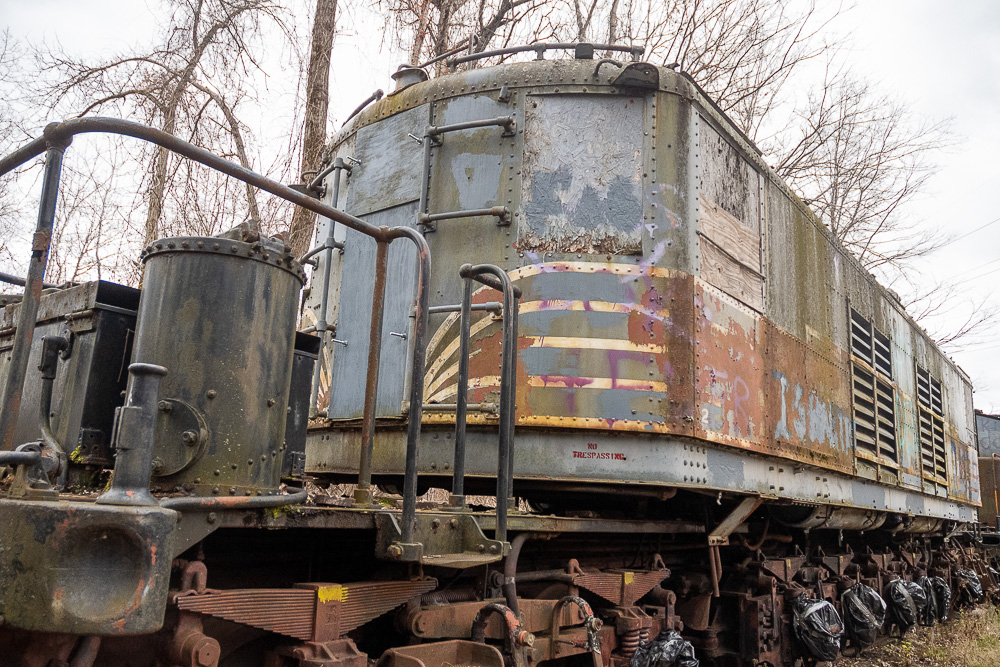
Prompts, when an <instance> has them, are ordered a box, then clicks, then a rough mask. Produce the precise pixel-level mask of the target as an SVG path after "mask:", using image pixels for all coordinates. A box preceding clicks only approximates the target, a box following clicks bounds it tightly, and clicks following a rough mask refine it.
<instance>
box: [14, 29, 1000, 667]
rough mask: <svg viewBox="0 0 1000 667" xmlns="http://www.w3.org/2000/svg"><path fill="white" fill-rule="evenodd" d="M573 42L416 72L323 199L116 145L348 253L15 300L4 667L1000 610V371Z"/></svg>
mask: <svg viewBox="0 0 1000 667" xmlns="http://www.w3.org/2000/svg"><path fill="white" fill-rule="evenodd" d="M556 46H560V47H563V46H565V45H556ZM531 48H532V49H533V50H536V51H538V52H539V55H540V56H541V54H543V53H544V52H545V51H546V50H547V49H548V48H549V47H547V46H545V45H541V46H539V45H534V46H533V47H531ZM574 49H575V55H576V58H574V59H571V60H544V61H536V62H525V63H510V64H503V65H499V66H495V67H488V68H481V69H470V70H466V71H454V72H452V73H450V74H443V75H441V76H437V77H434V78H430V79H429V78H428V76H427V74H426V73H425V72H424V70H422V69H419V68H411V67H404V68H401V69H400V71H399V72H397V74H396V75H395V77H394V78H395V79H396V81H397V87H396V90H395V91H394V92H393V93H392V94H390V95H388V96H386V97H385V98H384V99H381V100H380V101H377V102H375V104H373V105H371V106H370V107H369V108H367V109H366V110H364V111H362V112H361V113H360V114H359V115H357V116H356V117H355V118H354V119H353V120H352V122H349V123H348V125H347V126H345V128H344V129H343V130H342V131H341V132H340V133H339V134H338V135H337V136H336V137H334V139H333V141H332V143H331V144H330V146H329V148H328V150H327V152H326V154H325V157H324V160H325V163H324V168H323V169H322V173H320V174H319V175H318V176H317V177H316V178H315V179H314V180H313V183H311V184H310V186H311V188H312V190H313V193H314V196H307V195H303V194H302V193H301V192H300V191H293V190H290V189H287V188H283V186H280V185H278V184H274V183H271V182H269V181H267V180H266V179H263V178H261V177H259V176H257V175H255V174H251V173H250V172H246V171H245V170H240V169H239V168H236V167H235V166H233V165H231V164H228V163H225V164H224V161H222V160H219V159H217V158H212V157H211V156H208V155H207V154H204V152H203V151H202V152H199V150H198V149H194V147H189V146H187V145H184V144H183V142H177V141H176V140H172V139H171V138H168V137H166V136H165V135H159V134H157V133H155V132H147V131H144V130H139V129H136V128H135V127H132V126H130V127H123V126H119V125H115V124H114V123H111V124H110V125H101V126H100V127H99V128H98V129H99V130H107V131H117V132H121V133H125V134H131V135H132V136H136V137H139V138H141V139H146V140H151V141H155V142H157V143H160V144H161V145H165V146H167V147H168V148H170V149H171V150H175V151H177V152H179V153H181V154H182V155H185V156H186V157H189V158H192V159H197V160H201V161H203V162H204V163H206V164H209V165H210V166H214V167H216V168H219V169H221V170H223V171H226V173H230V174H231V175H233V176H235V177H237V178H243V179H244V180H247V181H248V182H250V183H251V184H253V185H257V186H258V187H263V188H265V189H268V190H269V191H271V192H273V193H275V194H278V195H279V196H283V197H286V198H288V199H290V200H292V201H294V202H296V203H298V204H300V205H303V206H306V207H308V208H310V209H311V210H314V211H316V212H317V213H319V214H320V216H321V217H320V225H319V231H318V238H319V239H320V243H319V245H318V246H317V247H316V248H315V249H314V250H313V251H310V253H308V254H307V255H306V256H304V257H302V258H299V259H298V260H297V259H296V258H294V257H292V256H291V255H290V254H289V249H288V248H287V247H286V246H283V244H281V243H280V242H278V243H276V242H274V241H271V240H268V239H260V238H257V237H255V236H254V235H253V234H252V233H247V232H246V231H245V230H244V231H240V230H236V231H234V232H231V233H227V234H225V235H222V236H220V237H213V238H194V237H192V238H176V239H164V240H162V241H158V242H156V243H155V244H153V245H151V246H149V247H148V248H147V249H146V251H145V252H144V253H143V261H144V262H145V264H146V272H145V278H144V284H143V290H142V294H141V297H139V296H138V294H136V293H133V292H130V291H128V290H125V289H124V288H122V289H118V288H117V287H116V286H110V285H107V284H103V283H94V284H90V285H84V286H78V287H73V288H69V289H64V290H60V291H55V292H52V293H47V294H46V295H44V296H42V297H41V299H40V300H39V299H37V295H38V293H39V292H40V290H41V287H42V283H41V274H39V273H38V272H37V270H35V269H34V268H33V271H35V273H34V274H29V288H28V289H27V290H26V291H25V297H24V301H23V302H21V303H13V304H9V305H7V306H6V307H5V308H4V310H3V311H0V313H2V316H3V320H2V322H3V325H2V326H3V329H2V330H0V336H5V338H0V349H2V350H4V352H3V356H2V357H0V364H3V365H2V366H0V373H2V375H0V377H5V378H6V381H5V385H4V392H5V393H4V396H5V400H8V403H7V404H5V406H4V410H5V413H6V414H7V417H6V418H5V420H4V421H3V433H4V438H5V448H6V449H12V445H14V444H17V445H21V443H28V444H26V445H21V446H19V447H18V448H17V450H16V451H10V452H4V453H2V454H0V457H2V458H0V461H2V462H3V463H4V464H7V465H10V466H11V467H12V470H14V472H13V473H12V474H11V476H10V477H9V478H8V480H7V485H8V486H7V490H6V497H5V498H3V499H0V516H3V522H2V525H0V539H2V540H3V541H2V542H0V568H2V569H0V609H2V611H0V613H2V614H3V625H0V648H2V649H3V651H0V662H2V661H3V660H4V657H3V655H4V654H6V655H8V656H13V657H12V658H11V661H12V662H11V664H32V665H34V664H37V665H45V664H50V663H49V662H48V661H49V660H50V659H55V660H59V661H64V662H62V663H60V664H73V665H90V664H135V665H146V664H162V665H204V666H206V667H207V666H211V665H217V664H229V665H241V664H267V665H271V666H278V665H302V666H305V665H316V666H319V665H323V666H333V665H344V666H347V667H360V666H361V665H365V664H367V660H368V659H369V658H371V659H378V660H379V664H380V665H385V666H387V667H388V666H389V665H400V666H402V665H414V666H416V665H427V666H428V667H430V666H432V665H433V666H435V667H436V666H437V665H442V664H452V665H490V666H494V667H501V665H505V664H506V665H517V666H518V667H527V666H528V665H532V664H540V663H546V664H552V665H559V664H566V665H572V664H578V663H579V664H594V665H616V666H617V665H628V664H630V662H631V661H632V659H633V657H634V655H635V654H636V651H637V648H638V647H639V646H640V644H641V643H642V642H643V641H644V640H649V639H651V638H653V637H655V636H656V635H657V634H658V633H660V632H661V631H663V632H666V631H668V630H674V631H679V632H680V633H681V634H682V635H683V636H684V638H685V639H686V640H688V641H690V642H691V643H692V644H693V647H694V650H695V652H696V653H697V654H698V657H699V658H700V659H701V660H702V661H703V663H704V664H711V665H719V666H720V667H721V666H722V665H734V666H735V665H755V664H769V665H772V666H773V667H779V666H780V665H786V664H791V663H792V662H793V661H794V660H796V659H797V658H799V657H802V656H805V657H806V658H810V657H813V658H815V657H816V656H810V654H809V651H808V648H807V647H805V646H803V645H801V644H800V643H798V642H797V641H796V639H795V636H794V632H793V621H792V616H793V614H792V607H793V604H792V601H793V600H795V599H796V598H797V597H798V596H800V595H802V594H807V595H808V596H809V597H810V598H816V599H821V600H822V599H826V600H829V601H831V602H834V603H836V604H837V605H838V606H839V605H840V604H841V602H840V600H841V593H843V592H844V591H845V590H847V589H848V588H849V587H850V586H851V585H853V584H855V583H857V582H865V583H866V584H868V585H870V586H872V587H873V588H875V589H876V590H879V591H882V590H883V589H884V587H885V585H886V584H887V583H888V582H889V581H890V580H892V579H894V578H898V577H902V578H904V579H916V578H917V577H919V576H922V575H933V576H940V577H942V578H943V579H944V580H946V581H952V582H954V581H956V579H955V578H956V576H957V572H958V570H959V569H971V570H974V571H976V572H977V573H978V574H979V576H980V577H981V579H982V583H983V585H984V587H985V588H987V589H990V588H994V587H995V586H996V582H995V581H994V579H993V577H992V576H991V573H990V570H989V568H988V561H987V559H986V558H985V557H984V556H983V555H982V552H981V551H976V550H975V549H973V548H972V545H973V543H974V542H975V541H976V540H975V529H974V524H975V522H976V520H977V507H978V506H979V504H980V497H979V494H980V489H979V476H978V461H977V454H976V449H975V448H976V442H975V440H976V435H975V426H974V422H973V419H974V417H973V409H972V389H971V385H970V382H969V379H968V377H967V376H966V375H965V374H964V373H963V372H962V371H961V369H959V368H958V367H957V366H955V365H954V364H953V363H952V362H950V361H949V360H948V359H947V358H946V357H945V356H943V355H942V354H941V352H940V351H939V350H938V349H937V348H936V347H935V346H934V344H933V343H932V342H931V341H930V340H929V339H928V337H927V336H926V334H925V333H924V332H923V331H922V330H921V329H920V328H919V327H918V326H917V325H916V324H915V323H914V322H913V321H912V319H910V318H909V316H908V315H907V314H906V313H905V310H904V309H903V307H902V305H901V304H900V303H899V301H898V299H896V298H895V297H894V296H893V295H892V293H891V292H889V291H888V290H886V289H884V288H883V287H881V286H879V285H878V284H877V283H876V282H875V280H874V279H873V278H872V277H871V276H870V275H869V274H868V273H867V272H866V271H864V269H863V268H862V267H861V265H860V264H859V263H858V262H857V261H856V260H855V259H854V258H853V257H852V256H851V255H850V254H849V253H847V252H846V251H845V250H843V248H842V247H841V246H840V245H839V244H838V243H837V242H836V241H835V240H834V239H833V238H832V237H831V236H830V234H829V232H828V231H827V230H825V229H824V227H823V225H822V223H821V222H820V221H819V220H818V219H817V218H816V217H815V216H814V215H813V214H812V213H811V212H810V211H809V209H808V208H807V207H806V206H805V205H804V204H803V203H802V202H801V201H800V200H799V199H798V198H797V197H795V195H794V194H792V193H791V192H790V190H789V189H788V188H787V187H786V186H785V185H784V184H783V183H782V182H781V181H780V180H779V179H778V178H777V177H776V176H775V175H774V174H773V173H772V172H771V170H770V169H768V167H767V166H766V165H765V163H764V162H763V160H762V158H761V156H760V154H759V152H758V151H757V150H756V148H755V147H754V146H753V145H752V143H751V142H750V141H749V140H748V139H747V138H746V137H745V136H743V135H742V133H740V132H739V130H738V129H737V128H736V127H735V126H734V125H733V124H732V123H731V122H730V121H729V120H728V119H727V118H726V117H725V115H724V114H722V113H721V112H720V111H719V110H718V109H717V108H716V107H715V106H714V104H713V103H712V102H711V101H710V100H709V99H708V98H707V97H706V96H705V95H704V94H703V93H702V92H701V91H700V89H699V88H698V87H697V86H696V85H695V84H694V83H693V82H692V81H691V80H690V79H689V78H687V77H686V76H684V75H683V74H680V73H677V72H674V71H672V70H669V69H663V68H659V67H656V66H653V65H650V64H648V63H643V62H638V61H634V62H631V63H621V62H616V61H614V60H612V59H610V58H606V59H602V60H594V59H593V51H594V49H593V47H592V46H590V45H576V46H575V47H574ZM633 55H636V54H633ZM472 58H473V56H458V57H453V58H452V60H451V61H450V63H449V64H450V65H451V66H452V69H455V68H458V67H459V66H460V65H461V64H462V62H464V61H467V60H469V59H472ZM540 60H541V59H540ZM373 97H374V96H373ZM75 122H76V121H71V122H69V123H64V124H62V125H60V126H57V127H55V128H54V129H50V131H49V132H48V133H47V136H46V138H45V140H44V141H43V143H41V144H39V145H38V147H37V149H36V150H35V154H37V153H38V152H41V150H46V149H47V150H48V151H49V158H48V160H49V164H50V165H51V163H52V161H54V160H56V158H54V157H53V155H52V154H53V152H59V154H60V155H61V151H62V150H64V149H65V144H66V139H67V138H68V137H69V136H71V135H72V134H73V133H75V132H81V131H95V130H94V129H86V130H83V129H79V127H80V126H79V125H73V123H75ZM46 142H47V143H46ZM20 157H22V158H23V155H21V156H20ZM19 159H20V158H19ZM5 160H7V158H5ZM11 163H12V162H11ZM227 165H228V166H227ZM2 166H3V167H5V168H4V169H0V171H6V170H7V169H6V167H7V166H8V163H6V162H4V163H3V164H2ZM56 173H57V172H56ZM47 191H48V190H47ZM52 202H53V203H54V199H53V200H52ZM44 209H45V206H44V201H43V214H41V215H40V223H39V225H40V229H41V230H42V231H43V232H44V220H43V218H45V214H44ZM48 224H49V225H51V220H49V222H48ZM36 238H37V237H36ZM431 258H433V264H431ZM36 259H37V258H36ZM41 262H42V265H44V256H43V255H42V256H41ZM301 262H308V263H311V264H313V265H314V268H315V270H314V271H313V279H312V282H311V286H310V288H309V290H308V292H307V294H306V297H305V301H304V303H305V308H304V313H303V316H302V317H301V320H300V322H299V328H300V329H303V330H305V331H306V332H313V333H315V334H318V337H313V336H309V335H306V334H305V333H304V332H300V333H298V334H297V333H296V331H295V328H296V312H295V311H296V307H297V306H298V303H299V300H298V296H297V295H298V290H299V287H300V286H301V284H302V282H303V280H304V277H303V273H302V271H301ZM32 277H34V278H35V281H34V282H30V280H31V278H32ZM32 286H33V287H34V288H35V292H34V296H33V295H32V289H31V288H32ZM137 304H138V305H137ZM33 311H37V312H33ZM130 318H131V319H130ZM26 329H30V330H32V332H33V335H32V334H31V333H26ZM133 341H134V342H133ZM29 358H30V359H32V360H37V362H38V365H39V366H40V368H41V369H42V373H41V375H40V376H38V377H37V378H36V377H35V376H34V375H33V374H29V376H28V378H27V381H25V382H21V378H23V377H24V374H25V370H24V369H25V368H27V366H28V365H29V362H28V359H29ZM314 359H315V363H314ZM130 363H131V365H130ZM126 369H128V370H127V371H126ZM164 373H165V374H164ZM126 378H127V379H128V382H127V385H126ZM22 385H23V386H22ZM123 389H124V390H125V391H124V392H122V390H123ZM118 392H122V394H123V396H124V405H123V406H121V407H119V408H118V410H117V413H115V412H114V408H115V405H116V404H117V405H120V404H121V400H115V399H116V398H117V396H118ZM36 401H37V403H36ZM15 404H16V405H20V409H18V408H17V407H14V408H10V407H9V406H11V405H15ZM35 405H40V406H41V409H40V414H36V410H35V409H34V406H35ZM307 417H308V419H309V428H308V430H307V429H306V418H307ZM112 421H113V422H114V423H113V425H112ZM112 431H113V432H112ZM112 466H113V468H114V476H113V478H112V480H111V481H110V483H109V482H108V479H107V471H108V470H109V469H110V468H111V467H112ZM282 482H284V485H281V483H282ZM343 484H347V485H348V486H346V487H344V486H335V485H343ZM328 485H330V486H329V489H328V490H324V489H326V487H327V486H328ZM307 486H308V488H309V489H311V490H312V492H311V493H307V491H306V487H307ZM105 487H106V488H105ZM433 488H437V489H444V490H445V491H443V492H440V493H433V492H432V493H429V494H426V495H425V492H427V491H428V490H429V489H433ZM400 496H401V497H400ZM307 498H308V499H307ZM332 582H336V583H332Z"/></svg>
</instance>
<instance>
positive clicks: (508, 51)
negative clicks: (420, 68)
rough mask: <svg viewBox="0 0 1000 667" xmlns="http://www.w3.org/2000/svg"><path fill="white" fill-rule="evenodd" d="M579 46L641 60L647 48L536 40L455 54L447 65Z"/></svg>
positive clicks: (538, 56)
mask: <svg viewBox="0 0 1000 667" xmlns="http://www.w3.org/2000/svg"><path fill="white" fill-rule="evenodd" d="M579 46H590V47H592V48H593V50H594V51H618V52H622V53H628V54H630V55H631V56H632V60H639V59H640V58H642V54H643V53H645V51H646V49H645V48H644V47H642V46H626V45H624V44H589V43H586V42H536V43H534V44H523V45H521V46H508V47H506V48H503V49H493V50H492V51H480V52H479V53H468V54H466V55H464V56H455V57H454V58H449V59H448V60H447V65H448V67H449V68H450V69H455V67H457V66H458V65H461V64H462V63H467V62H471V61H474V60H483V59H484V58H493V57H494V56H506V55H512V54H515V53H526V52H528V51H534V52H535V53H536V54H537V59H538V60H543V59H544V54H545V52H546V51H552V50H569V49H573V50H575V49H576V48H577V47H579Z"/></svg>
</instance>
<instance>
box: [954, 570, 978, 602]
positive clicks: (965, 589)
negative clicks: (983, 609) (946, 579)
mask: <svg viewBox="0 0 1000 667" xmlns="http://www.w3.org/2000/svg"><path fill="white" fill-rule="evenodd" d="M955 578H956V579H958V599H959V600H960V601H961V602H962V603H963V604H968V605H971V604H975V603H977V602H979V601H980V600H982V599H983V585H982V584H981V583H980V582H979V575H978V574H976V573H975V572H973V571H972V570H957V571H956V572H955Z"/></svg>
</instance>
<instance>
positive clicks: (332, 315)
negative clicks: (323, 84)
mask: <svg viewBox="0 0 1000 667" xmlns="http://www.w3.org/2000/svg"><path fill="white" fill-rule="evenodd" d="M354 137H355V135H354V134H351V135H349V136H348V137H347V138H346V139H345V140H344V141H342V142H341V143H340V144H339V145H337V146H336V147H335V148H334V150H333V151H332V155H331V160H333V159H336V158H340V159H342V160H344V162H345V163H347V164H351V162H350V161H349V160H348V157H353V156H354ZM335 177H336V172H334V173H333V174H330V175H329V176H327V178H326V179H325V180H324V184H325V187H326V191H325V192H324V193H323V203H325V204H329V205H331V206H334V205H336V206H343V203H344V202H345V201H347V200H348V196H349V193H350V189H351V176H350V172H348V171H346V170H344V171H343V172H342V173H341V174H340V192H339V196H338V201H337V202H334V201H333V189H334V186H333V180H334V178H335ZM330 225H333V238H334V240H335V241H337V242H338V243H343V242H344V240H345V239H346V238H347V227H345V226H344V225H341V224H339V223H336V222H334V221H332V220H330V219H329V218H326V217H323V216H321V215H319V216H316V236H315V238H314V239H313V247H316V246H318V245H320V244H322V243H324V242H325V241H326V239H327V236H328V234H329V231H330ZM326 257H327V254H326V252H321V253H320V254H319V255H317V256H316V260H317V264H316V268H315V269H314V270H313V272H312V276H313V277H312V282H311V285H312V287H311V289H310V290H309V292H308V296H307V298H306V304H305V309H304V312H303V314H302V321H303V322H304V324H303V325H302V326H308V325H309V324H315V323H316V322H317V321H318V320H319V316H320V312H321V308H322V300H323V282H324V280H326V272H327V260H326ZM342 269H343V253H341V252H340V251H338V250H333V251H332V252H331V253H330V277H329V281H330V291H329V295H328V297H327V313H326V320H327V324H335V323H336V322H337V312H338V309H339V308H340V287H341V284H342V276H343V271H342ZM335 337H336V336H327V337H326V344H325V345H324V346H323V348H322V349H321V350H320V354H319V357H318V358H317V360H316V363H317V364H320V366H321V372H320V384H319V398H318V400H317V402H316V406H317V408H318V409H319V410H321V411H322V410H325V409H326V408H327V407H328V406H329V403H330V378H331V371H332V367H333V357H334V355H335V354H336V352H337V347H338V345H337V344H336V343H334V342H333V341H332V340H331V338H335Z"/></svg>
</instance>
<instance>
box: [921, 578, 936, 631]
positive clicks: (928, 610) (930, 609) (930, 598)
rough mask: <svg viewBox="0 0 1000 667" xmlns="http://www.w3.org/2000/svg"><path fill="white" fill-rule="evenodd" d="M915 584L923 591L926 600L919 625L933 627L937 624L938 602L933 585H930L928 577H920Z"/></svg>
mask: <svg viewBox="0 0 1000 667" xmlns="http://www.w3.org/2000/svg"><path fill="white" fill-rule="evenodd" d="M917 584H919V585H920V588H922V589H923V590H924V596H925V597H926V598H927V604H926V605H924V610H923V612H922V613H921V614H920V625H934V624H935V623H937V622H938V601H937V595H935V593H934V584H932V583H931V580H930V577H920V579H918V580H917Z"/></svg>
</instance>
